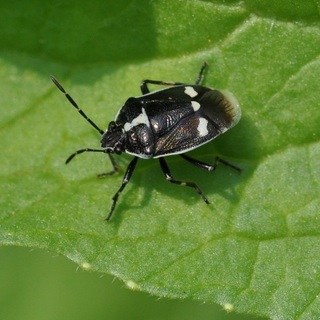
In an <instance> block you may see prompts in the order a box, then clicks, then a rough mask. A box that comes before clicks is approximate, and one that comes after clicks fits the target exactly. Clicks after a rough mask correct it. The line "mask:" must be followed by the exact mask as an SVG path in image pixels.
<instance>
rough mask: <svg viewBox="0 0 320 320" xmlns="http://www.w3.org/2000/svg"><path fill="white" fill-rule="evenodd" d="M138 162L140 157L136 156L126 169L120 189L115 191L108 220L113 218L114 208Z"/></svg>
mask: <svg viewBox="0 0 320 320" xmlns="http://www.w3.org/2000/svg"><path fill="white" fill-rule="evenodd" d="M137 162H138V157H134V158H133V160H132V161H131V162H130V163H129V165H128V168H127V170H126V173H125V174H124V177H123V179H122V184H121V186H120V188H119V189H118V191H117V192H116V193H115V195H114V196H113V198H112V200H113V203H112V206H111V209H110V212H109V214H108V216H107V218H106V220H107V221H109V220H110V219H111V217H112V214H113V211H114V209H115V207H116V204H117V201H118V198H119V196H120V194H121V192H122V191H123V189H124V188H125V186H126V185H127V184H128V182H129V181H130V178H131V176H132V173H133V171H134V169H135V167H136V164H137Z"/></svg>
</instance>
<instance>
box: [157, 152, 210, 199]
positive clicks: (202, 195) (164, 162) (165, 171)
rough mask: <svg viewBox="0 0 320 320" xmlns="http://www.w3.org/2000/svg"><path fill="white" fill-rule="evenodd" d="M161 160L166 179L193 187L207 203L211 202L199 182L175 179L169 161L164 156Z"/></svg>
mask: <svg viewBox="0 0 320 320" xmlns="http://www.w3.org/2000/svg"><path fill="white" fill-rule="evenodd" d="M159 162H160V166H161V169H162V172H163V173H164V175H165V177H166V179H167V180H168V181H169V182H171V183H174V184H179V185H180V186H186V187H191V188H193V189H195V190H196V191H197V192H198V194H199V195H200V196H201V197H202V199H203V201H204V202H205V203H207V204H209V200H208V199H207V198H206V196H205V195H204V193H203V192H202V190H201V189H200V188H199V187H198V185H197V184H195V183H194V182H189V181H180V180H175V179H174V178H173V177H172V175H171V172H170V170H169V167H168V165H167V162H166V161H165V160H164V158H159Z"/></svg>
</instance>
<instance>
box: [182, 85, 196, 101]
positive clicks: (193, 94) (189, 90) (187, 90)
mask: <svg viewBox="0 0 320 320" xmlns="http://www.w3.org/2000/svg"><path fill="white" fill-rule="evenodd" d="M184 93H185V94H187V95H188V96H189V97H191V98H194V97H196V96H197V95H198V92H197V91H196V90H194V89H193V88H192V87H185V88H184Z"/></svg>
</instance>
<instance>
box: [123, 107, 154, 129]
mask: <svg viewBox="0 0 320 320" xmlns="http://www.w3.org/2000/svg"><path fill="white" fill-rule="evenodd" d="M141 111H142V112H141V113H140V114H139V115H138V116H137V117H136V118H134V119H133V120H132V121H131V122H126V123H125V124H124V131H129V130H131V129H132V128H133V127H135V126H137V125H139V124H145V125H146V126H148V127H150V122H149V118H148V116H147V114H146V110H144V108H142V109H141Z"/></svg>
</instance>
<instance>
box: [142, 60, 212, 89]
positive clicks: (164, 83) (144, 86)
mask: <svg viewBox="0 0 320 320" xmlns="http://www.w3.org/2000/svg"><path fill="white" fill-rule="evenodd" d="M207 65H208V64H207V63H206V62H204V63H203V64H202V66H201V69H200V72H199V74H198V77H197V80H196V83H195V84H196V85H198V84H201V82H202V80H203V77H204V71H205V69H206V67H207ZM149 83H150V84H156V85H161V86H179V85H188V84H187V83H184V82H173V81H161V80H143V81H142V82H141V84H140V89H141V92H142V94H147V93H150V90H149V88H148V84H149Z"/></svg>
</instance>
